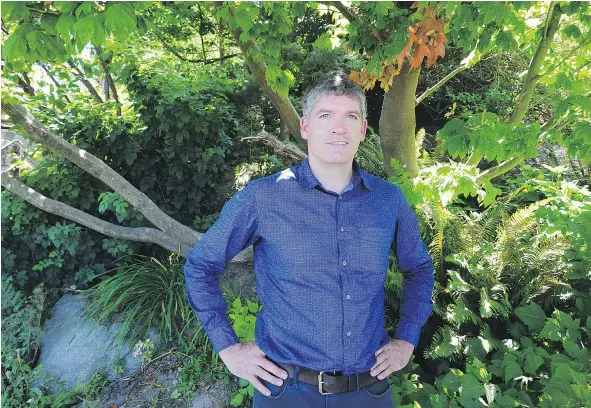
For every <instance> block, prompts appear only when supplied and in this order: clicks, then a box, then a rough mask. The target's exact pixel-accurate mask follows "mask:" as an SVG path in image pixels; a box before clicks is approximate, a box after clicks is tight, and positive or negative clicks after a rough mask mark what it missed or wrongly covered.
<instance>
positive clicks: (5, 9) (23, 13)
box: [2, 1, 31, 21]
mask: <svg viewBox="0 0 591 408" xmlns="http://www.w3.org/2000/svg"><path fill="white" fill-rule="evenodd" d="M30 15H31V12H30V11H29V9H28V8H27V3H26V2H24V1H3V2H2V19H4V20H7V21H17V20H20V19H23V20H27V19H28V18H29V16H30Z"/></svg>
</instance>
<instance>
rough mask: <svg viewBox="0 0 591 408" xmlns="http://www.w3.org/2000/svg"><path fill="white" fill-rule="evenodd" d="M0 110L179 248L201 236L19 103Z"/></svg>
mask: <svg viewBox="0 0 591 408" xmlns="http://www.w3.org/2000/svg"><path fill="white" fill-rule="evenodd" d="M2 109H3V110H4V112H6V113H7V114H8V115H9V116H10V118H11V119H12V121H13V122H14V123H15V124H19V125H20V126H22V127H23V128H24V129H25V130H26V131H27V132H28V133H29V136H30V137H31V138H32V139H33V140H35V141H36V142H39V143H41V144H43V145H44V146H46V147H48V148H50V149H52V150H55V151H56V152H57V153H59V154H60V155H62V156H63V157H65V158H66V159H68V160H70V161H71V162H72V163H74V164H75V165H77V166H78V167H80V168H81V169H82V170H84V171H86V172H87V173H89V174H91V175H93V176H94V177H96V178H98V179H99V180H100V181H102V182H103V183H105V184H106V185H108V186H109V187H111V188H112V189H113V190H114V191H116V192H117V193H119V194H120V195H121V196H122V197H123V198H124V199H125V200H126V201H127V202H128V203H129V204H131V205H132V206H133V207H134V208H135V209H137V210H138V211H139V212H141V213H142V214H143V215H144V216H145V217H146V218H147V219H148V220H149V221H150V222H151V223H152V224H154V225H155V226H156V227H158V228H159V229H160V230H162V231H163V232H164V233H165V234H167V235H169V236H171V237H174V238H176V239H177V240H178V242H179V243H180V245H181V250H186V249H187V248H191V247H193V246H194V245H195V244H196V243H197V241H198V240H199V237H200V236H201V235H200V234H199V233H198V232H196V231H194V230H192V229H191V228H189V227H187V226H185V225H183V224H181V223H180V222H178V221H176V220H175V219H174V218H172V217H170V216H169V215H167V214H166V213H165V212H164V211H162V210H161V209H160V208H159V207H158V206H157V205H156V204H155V203H154V202H153V201H152V200H150V199H149V198H148V196H146V195H145V194H144V193H142V192H141V191H139V190H138V189H136V188H135V187H134V186H133V185H132V184H131V183H130V182H128V181H127V180H125V178H123V177H122V176H121V175H120V174H119V173H117V172H116V171H115V170H113V169H112V168H110V167H109V166H107V165H106V164H105V163H104V162H103V161H102V160H100V159H98V158H97V157H96V156H93V155H92V154H90V153H88V152H87V151H85V150H82V149H79V148H78V147H76V146H74V145H72V144H71V143H68V142H67V141H65V140H64V139H62V138H61V137H58V136H56V135H55V134H53V133H51V131H50V130H49V129H47V128H46V127H44V126H43V125H42V124H41V123H39V121H37V120H36V119H35V118H34V117H33V116H31V114H30V113H29V111H28V110H27V108H25V107H24V106H22V105H10V104H5V103H2Z"/></svg>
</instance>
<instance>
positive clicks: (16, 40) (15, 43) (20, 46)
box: [2, 33, 27, 61]
mask: <svg viewBox="0 0 591 408" xmlns="http://www.w3.org/2000/svg"><path fill="white" fill-rule="evenodd" d="M26 54H27V41H26V40H25V39H24V38H23V37H21V36H20V35H18V34H16V33H12V34H11V35H10V37H8V39H7V40H6V41H5V42H4V45H3V47H2V58H4V59H5V60H7V61H12V60H15V59H18V58H21V57H23V56H25V55H26Z"/></svg>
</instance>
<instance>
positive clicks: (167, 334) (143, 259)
mask: <svg viewBox="0 0 591 408" xmlns="http://www.w3.org/2000/svg"><path fill="white" fill-rule="evenodd" d="M183 265H184V262H183V259H182V258H180V257H179V256H178V255H176V254H172V255H170V256H169V258H168V259H167V260H166V261H164V262H160V261H159V260H158V259H156V258H154V257H147V256H141V255H136V256H134V257H133V258H131V261H129V260H128V261H127V262H126V263H125V264H123V265H122V266H120V267H118V268H116V269H115V270H114V271H113V272H115V274H114V275H112V276H109V277H107V278H106V279H104V280H103V281H101V282H100V283H98V284H97V285H95V286H94V287H92V288H91V289H88V290H86V291H83V293H86V294H88V295H89V296H88V299H89V304H88V307H87V308H86V311H85V317H86V319H93V320H95V321H96V324H102V323H106V322H108V321H109V320H110V319H115V320H116V321H120V322H121V323H122V326H121V328H120V329H119V331H118V333H117V338H118V340H119V341H121V342H123V341H124V340H130V342H131V343H136V342H137V341H139V340H142V339H146V338H148V334H149V330H150V328H152V327H155V328H156V329H157V330H158V334H159V338H160V339H161V341H163V342H168V341H171V340H173V339H174V338H176V337H177V336H178V335H179V333H182V331H183V329H184V328H185V327H186V326H187V325H190V324H193V323H194V319H195V314H194V312H193V310H192V309H191V307H190V306H189V302H188V300H187V294H186V289H185V278H184V274H183Z"/></svg>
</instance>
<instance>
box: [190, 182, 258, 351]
mask: <svg viewBox="0 0 591 408" xmlns="http://www.w3.org/2000/svg"><path fill="white" fill-rule="evenodd" d="M252 184H253V183H249V184H247V185H246V186H245V187H244V188H243V189H242V190H240V191H238V192H237V193H236V194H234V196H233V197H232V198H231V199H230V200H229V201H228V202H227V203H226V204H225V205H224V207H223V208H222V211H221V213H220V216H219V218H218V220H217V221H216V222H215V224H214V225H212V226H211V227H210V228H209V230H208V231H207V232H206V233H205V234H204V235H203V236H202V237H201V239H200V240H199V242H198V243H197V245H195V247H194V248H193V249H192V250H191V251H190V252H189V254H188V256H187V261H186V263H185V282H186V286H187V298H188V300H189V304H190V305H191V307H192V308H193V309H194V310H195V312H196V313H197V316H198V317H199V320H200V321H201V324H202V325H203V328H204V330H205V332H206V333H207V335H208V337H209V341H210V342H211V345H212V346H213V348H214V350H215V351H216V352H217V353H219V352H220V351H222V350H224V349H225V348H227V347H230V346H232V345H234V344H236V343H238V342H239V340H238V337H237V336H236V333H235V332H234V329H232V325H231V324H230V322H229V320H228V317H227V315H226V311H227V305H226V302H225V301H224V299H223V297H222V293H221V291H220V288H219V282H218V275H219V274H220V273H221V272H223V271H224V270H225V269H226V265H227V264H228V262H230V261H231V260H232V259H233V258H234V257H235V256H236V255H237V254H238V253H239V252H240V251H242V250H243V249H244V248H247V247H248V246H250V245H252V244H253V243H254V242H256V240H257V239H258V235H257V220H258V213H257V205H256V195H255V192H254V186H253V185H252Z"/></svg>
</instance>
